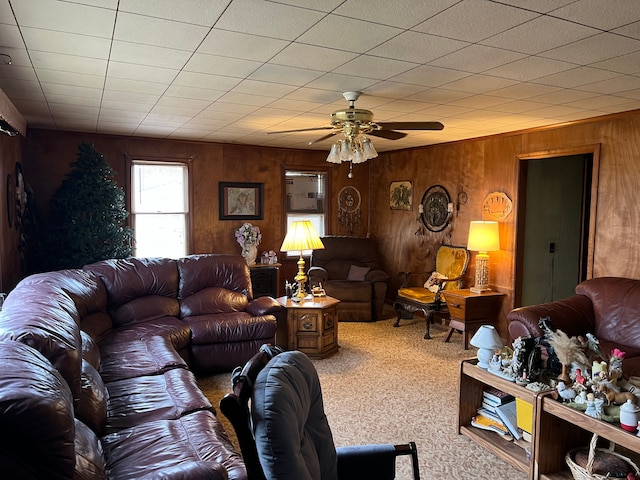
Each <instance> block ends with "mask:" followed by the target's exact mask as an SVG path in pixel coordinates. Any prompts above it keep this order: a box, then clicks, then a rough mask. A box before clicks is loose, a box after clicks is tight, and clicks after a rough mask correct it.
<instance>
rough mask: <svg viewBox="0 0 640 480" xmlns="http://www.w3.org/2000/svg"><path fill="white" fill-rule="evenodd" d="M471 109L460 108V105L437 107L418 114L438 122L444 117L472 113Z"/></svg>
mask: <svg viewBox="0 0 640 480" xmlns="http://www.w3.org/2000/svg"><path fill="white" fill-rule="evenodd" d="M472 110H473V108H470V107H460V106H458V105H451V104H447V105H435V106H433V107H429V108H426V109H424V110H421V111H420V112H417V115H422V116H423V117H424V118H432V119H434V120H438V119H440V118H444V117H453V116H456V115H458V116H461V115H463V114H465V113H467V112H470V111H472Z"/></svg>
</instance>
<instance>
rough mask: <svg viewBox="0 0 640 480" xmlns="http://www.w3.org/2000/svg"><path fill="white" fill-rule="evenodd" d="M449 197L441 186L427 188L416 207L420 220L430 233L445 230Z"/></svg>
mask: <svg viewBox="0 0 640 480" xmlns="http://www.w3.org/2000/svg"><path fill="white" fill-rule="evenodd" d="M450 203H451V197H450V196H449V192H447V189H446V188H444V187H443V186H442V185H433V186H432V187H429V188H428V189H427V191H426V192H424V195H423V196H422V200H421V201H420V205H419V207H418V209H419V212H420V220H421V221H422V223H423V224H424V226H425V227H427V228H428V229H429V230H431V231H432V232H440V231H442V230H444V229H445V227H446V226H447V224H448V221H449V216H450V212H449V204H450Z"/></svg>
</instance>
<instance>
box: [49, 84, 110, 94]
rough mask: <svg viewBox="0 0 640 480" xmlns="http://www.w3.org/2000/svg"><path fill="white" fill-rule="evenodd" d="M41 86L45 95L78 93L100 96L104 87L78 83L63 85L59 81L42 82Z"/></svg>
mask: <svg viewBox="0 0 640 480" xmlns="http://www.w3.org/2000/svg"><path fill="white" fill-rule="evenodd" d="M40 87H41V88H42V91H43V92H44V94H45V95H49V94H54V95H76V96H78V97H89V98H100V97H102V88H90V87H81V86H77V85H62V84H59V83H41V84H40Z"/></svg>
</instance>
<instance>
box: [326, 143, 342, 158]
mask: <svg viewBox="0 0 640 480" xmlns="http://www.w3.org/2000/svg"><path fill="white" fill-rule="evenodd" d="M327 162H330V163H342V160H340V145H339V144H337V143H334V144H333V145H332V147H331V151H330V152H329V156H328V157H327Z"/></svg>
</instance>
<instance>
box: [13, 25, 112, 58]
mask: <svg viewBox="0 0 640 480" xmlns="http://www.w3.org/2000/svg"><path fill="white" fill-rule="evenodd" d="M20 31H21V32H22V35H23V37H24V42H25V44H26V46H27V48H28V49H29V50H40V51H42V52H53V53H64V54H68V55H72V56H73V55H77V56H80V57H91V58H103V59H107V58H109V50H110V46H111V44H110V41H109V40H108V39H106V38H98V37H91V36H87V35H77V34H73V33H65V32H54V31H52V30H42V29H39V28H30V27H22V28H21V29H20Z"/></svg>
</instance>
